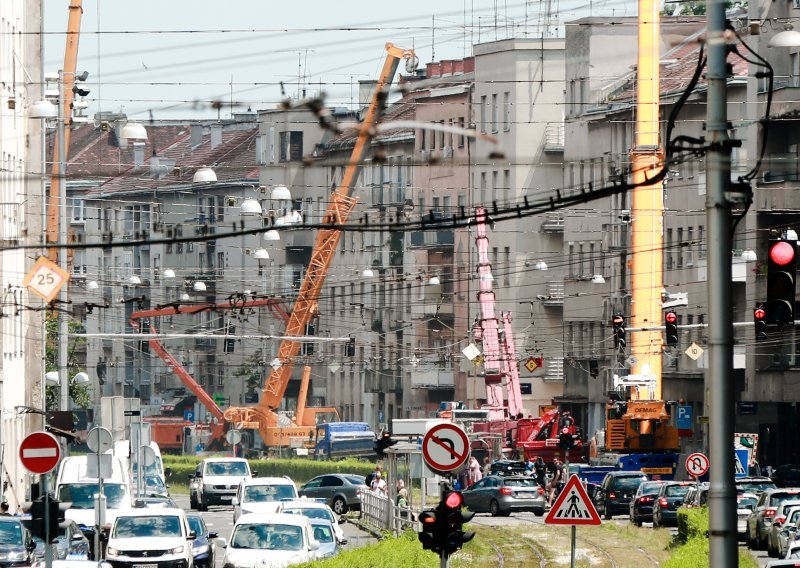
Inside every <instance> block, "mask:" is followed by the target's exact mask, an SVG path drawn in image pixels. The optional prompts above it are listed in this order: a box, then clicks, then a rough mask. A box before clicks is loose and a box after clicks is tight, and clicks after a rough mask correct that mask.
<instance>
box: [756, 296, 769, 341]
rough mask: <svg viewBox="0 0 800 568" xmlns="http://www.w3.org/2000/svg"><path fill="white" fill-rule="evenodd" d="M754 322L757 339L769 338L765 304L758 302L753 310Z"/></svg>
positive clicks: (764, 339)
mask: <svg viewBox="0 0 800 568" xmlns="http://www.w3.org/2000/svg"><path fill="white" fill-rule="evenodd" d="M753 324H754V325H755V329H756V341H766V340H767V311H766V310H765V309H764V304H758V305H757V306H756V307H755V309H754V310H753Z"/></svg>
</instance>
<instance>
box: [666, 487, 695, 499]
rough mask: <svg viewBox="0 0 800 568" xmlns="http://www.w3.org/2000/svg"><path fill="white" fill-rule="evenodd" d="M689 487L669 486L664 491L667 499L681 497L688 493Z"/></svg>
mask: <svg viewBox="0 0 800 568" xmlns="http://www.w3.org/2000/svg"><path fill="white" fill-rule="evenodd" d="M689 487H690V486H689V485H670V486H668V487H667V488H666V489H664V494H665V495H666V496H667V497H683V496H684V495H686V494H687V493H688V492H689Z"/></svg>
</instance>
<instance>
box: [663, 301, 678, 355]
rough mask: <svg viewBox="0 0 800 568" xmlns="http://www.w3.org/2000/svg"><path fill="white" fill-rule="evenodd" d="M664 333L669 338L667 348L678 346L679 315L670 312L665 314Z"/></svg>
mask: <svg viewBox="0 0 800 568" xmlns="http://www.w3.org/2000/svg"><path fill="white" fill-rule="evenodd" d="M664 331H665V335H666V337H667V346H669V347H675V346H677V345H678V314H676V313H675V312H674V311H673V310H670V311H668V312H666V313H665V314H664Z"/></svg>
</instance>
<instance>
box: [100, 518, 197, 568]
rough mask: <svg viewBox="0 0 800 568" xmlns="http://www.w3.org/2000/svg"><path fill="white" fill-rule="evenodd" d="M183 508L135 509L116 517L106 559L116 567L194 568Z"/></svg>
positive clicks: (193, 535) (189, 532) (187, 524)
mask: <svg viewBox="0 0 800 568" xmlns="http://www.w3.org/2000/svg"><path fill="white" fill-rule="evenodd" d="M195 537H196V535H195V534H194V533H193V532H191V531H190V529H189V523H188V522H187V520H186V513H184V511H183V509H131V510H129V511H124V512H121V513H120V514H119V515H118V516H117V518H116V519H115V520H114V524H113V525H112V526H111V532H110V533H109V538H108V545H107V546H106V560H107V561H108V562H109V563H110V564H111V565H112V566H113V567H114V568H134V567H141V566H147V564H151V565H155V566H156V567H159V566H163V567H169V568H192V567H193V565H194V559H193V556H192V542H191V541H192V540H194V539H195Z"/></svg>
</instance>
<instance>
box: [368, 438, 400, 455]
mask: <svg viewBox="0 0 800 568" xmlns="http://www.w3.org/2000/svg"><path fill="white" fill-rule="evenodd" d="M396 443H397V440H392V435H391V434H390V433H389V432H381V435H380V436H378V437H377V439H376V440H375V443H374V444H373V446H372V447H373V449H374V450H375V453H376V454H378V455H379V456H381V457H383V456H384V455H385V454H386V448H388V447H390V446H394V445H395V444H396Z"/></svg>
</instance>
